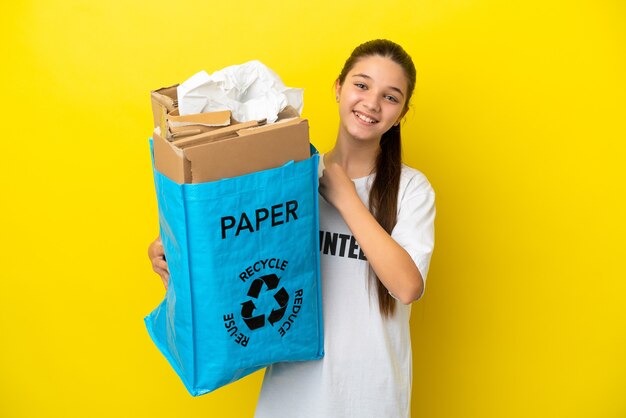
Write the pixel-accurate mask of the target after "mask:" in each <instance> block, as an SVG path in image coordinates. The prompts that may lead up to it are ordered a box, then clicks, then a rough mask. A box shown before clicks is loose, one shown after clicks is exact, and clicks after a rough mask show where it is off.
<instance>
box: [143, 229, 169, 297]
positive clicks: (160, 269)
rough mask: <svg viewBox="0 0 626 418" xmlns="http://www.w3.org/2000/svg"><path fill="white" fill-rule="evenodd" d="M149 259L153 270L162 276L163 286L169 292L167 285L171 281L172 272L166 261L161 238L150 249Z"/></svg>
mask: <svg viewBox="0 0 626 418" xmlns="http://www.w3.org/2000/svg"><path fill="white" fill-rule="evenodd" d="M148 258H150V263H152V270H154V272H155V273H156V274H158V275H159V276H161V281H162V282H163V286H165V289H166V290H167V285H168V283H169V281H170V270H169V268H168V267H167V262H166V261H165V250H164V249H163V243H162V242H161V237H157V239H155V240H154V241H153V242H152V243H151V244H150V246H149V247H148Z"/></svg>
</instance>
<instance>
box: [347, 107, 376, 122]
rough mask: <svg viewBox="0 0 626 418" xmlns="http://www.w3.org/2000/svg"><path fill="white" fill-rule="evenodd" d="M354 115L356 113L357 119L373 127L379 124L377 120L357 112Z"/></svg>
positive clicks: (354, 111)
mask: <svg viewBox="0 0 626 418" xmlns="http://www.w3.org/2000/svg"><path fill="white" fill-rule="evenodd" d="M352 113H354V116H356V117H357V118H359V119H360V120H362V121H363V122H365V123H368V124H370V125H373V124H375V123H378V121H377V120H376V119H372V118H370V117H369V116H365V115H364V114H362V113H359V112H357V111H356V110H353V111H352Z"/></svg>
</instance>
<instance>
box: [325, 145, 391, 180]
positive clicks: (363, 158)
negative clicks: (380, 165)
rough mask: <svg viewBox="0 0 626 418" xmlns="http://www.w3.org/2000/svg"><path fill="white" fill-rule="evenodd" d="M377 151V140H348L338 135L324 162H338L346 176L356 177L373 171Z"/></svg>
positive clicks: (378, 150)
mask: <svg viewBox="0 0 626 418" xmlns="http://www.w3.org/2000/svg"><path fill="white" fill-rule="evenodd" d="M379 152H380V147H379V142H378V141H356V140H351V141H348V140H345V139H342V137H341V136H338V137H337V142H336V143H335V146H334V148H333V149H332V150H330V151H329V152H328V153H327V154H326V158H325V162H326V163H330V162H333V163H336V164H339V165H340V166H341V167H342V168H343V169H344V170H345V172H346V174H347V175H348V177H350V178H351V179H356V178H361V177H365V176H368V175H370V174H372V173H373V172H374V169H375V167H376V157H377V156H378V153H379Z"/></svg>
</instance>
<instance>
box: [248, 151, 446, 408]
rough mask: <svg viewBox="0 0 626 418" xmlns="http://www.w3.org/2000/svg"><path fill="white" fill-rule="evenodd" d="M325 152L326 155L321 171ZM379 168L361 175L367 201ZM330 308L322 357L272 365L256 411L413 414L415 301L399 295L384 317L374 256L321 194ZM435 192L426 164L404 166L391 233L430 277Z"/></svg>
mask: <svg viewBox="0 0 626 418" xmlns="http://www.w3.org/2000/svg"><path fill="white" fill-rule="evenodd" d="M322 170H323V158H320V175H321V172H322ZM372 180H373V175H372V176H368V177H362V178H359V179H355V180H354V183H355V186H356V189H357V192H358V194H359V197H360V198H361V200H362V201H363V202H364V203H365V204H366V205H367V202H368V193H369V190H370V187H371V182H372ZM319 206H320V247H321V248H320V251H321V277H322V296H323V315H324V351H325V356H324V358H323V359H321V360H315V361H305V362H292V363H278V364H274V365H272V366H270V367H269V368H267V370H266V371H265V378H264V381H263V387H262V389H261V394H260V397H259V401H258V404H257V409H256V413H255V417H256V418H283V417H284V418H309V417H310V418H340V417H341V418H343V417H354V418H370V417H371V418H408V417H410V406H411V381H412V365H411V360H412V355H411V338H410V330H409V317H410V313H411V306H410V305H403V304H402V303H400V302H398V301H396V308H395V313H394V315H393V316H392V317H390V318H387V319H384V318H383V317H382V316H381V314H380V311H379V308H378V297H377V294H376V287H375V284H374V283H373V282H371V281H369V279H368V263H367V261H366V260H365V256H364V255H363V253H362V252H361V251H360V249H359V247H358V243H357V242H356V241H355V239H354V237H353V236H352V233H351V232H350V230H349V229H348V227H347V225H346V223H345V222H344V220H343V219H342V217H341V216H340V215H339V212H337V210H336V209H335V208H334V207H333V206H331V205H330V204H329V203H327V202H326V200H324V198H322V197H321V196H320V199H319ZM434 219H435V193H434V191H433V189H432V187H431V186H430V183H429V182H428V180H427V179H426V177H425V176H424V175H423V174H422V173H421V172H419V171H417V170H415V169H413V168H410V167H407V166H405V165H403V166H402V174H401V177H400V188H399V193H398V217H397V225H396V226H395V228H394V230H393V232H392V234H391V236H392V237H393V238H394V239H395V240H396V241H397V242H398V243H399V244H400V245H402V247H403V248H404V249H405V250H406V251H407V252H408V253H409V254H410V256H411V257H412V259H413V261H415V264H416V265H417V267H418V269H419V271H420V273H421V275H422V277H423V278H424V280H426V275H427V273H428V266H429V263H430V257H431V254H432V251H433V246H434Z"/></svg>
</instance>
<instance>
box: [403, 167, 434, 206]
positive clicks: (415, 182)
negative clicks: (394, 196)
mask: <svg viewBox="0 0 626 418" xmlns="http://www.w3.org/2000/svg"><path fill="white" fill-rule="evenodd" d="M428 193H432V194H434V193H435V191H434V190H433V187H432V186H431V184H430V182H429V181H428V178H427V177H426V176H425V175H424V173H422V172H421V171H419V170H417V169H415V168H413V167H409V166H408V165H406V164H402V171H401V172H400V187H399V190H398V195H399V197H401V198H406V197H410V196H418V195H422V194H428Z"/></svg>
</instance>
